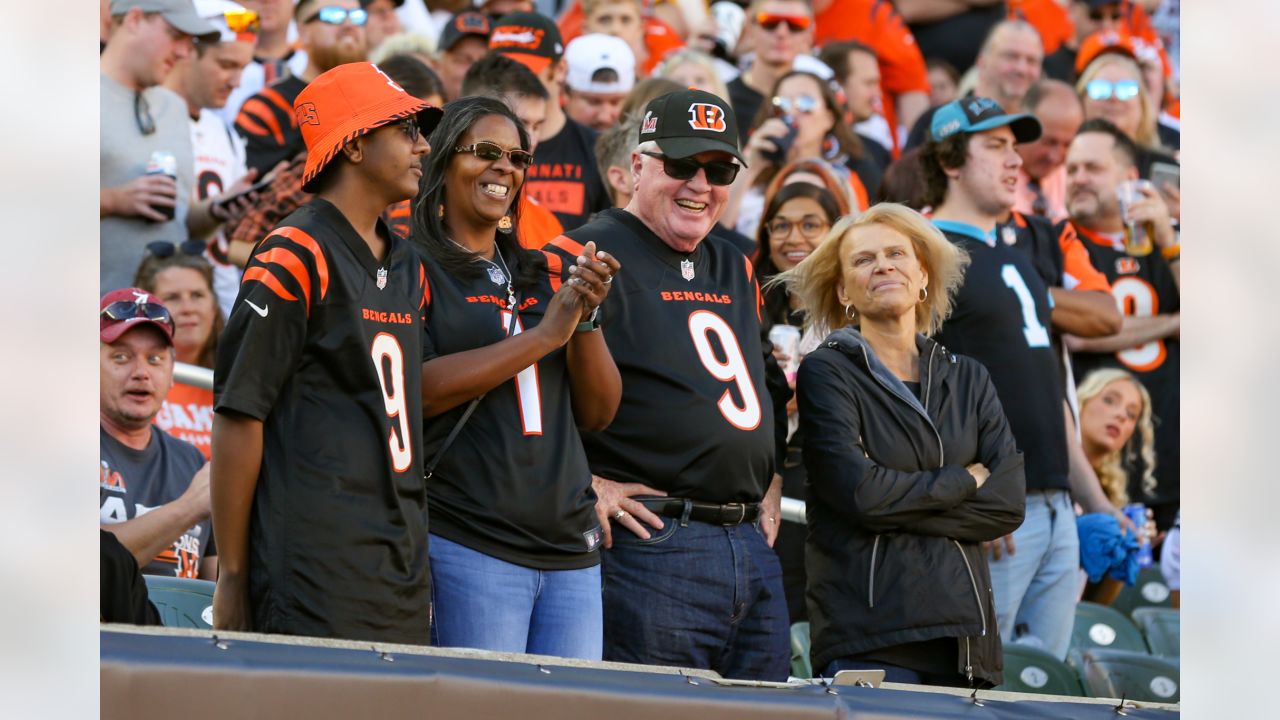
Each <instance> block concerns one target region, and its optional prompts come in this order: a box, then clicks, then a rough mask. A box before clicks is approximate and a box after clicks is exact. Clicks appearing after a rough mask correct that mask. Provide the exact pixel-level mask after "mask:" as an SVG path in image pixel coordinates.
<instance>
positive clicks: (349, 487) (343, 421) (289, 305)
mask: <svg viewBox="0 0 1280 720" xmlns="http://www.w3.org/2000/svg"><path fill="white" fill-rule="evenodd" d="M378 227H379V230H380V231H381V232H382V234H383V236H384V237H386V238H387V241H388V249H387V253H386V257H385V258H384V259H383V261H382V262H378V261H377V260H376V259H374V257H373V253H371V252H370V250H369V246H368V245H367V244H366V243H365V242H364V240H363V239H361V237H360V236H359V235H358V234H357V233H356V231H355V229H354V228H352V227H351V225H350V223H349V222H348V221H347V219H346V217H344V216H343V215H342V213H341V212H339V211H338V209H337V208H336V207H334V206H333V205H332V204H330V203H328V202H326V201H324V200H321V199H315V200H313V201H311V202H310V203H309V204H307V205H304V206H303V207H301V208H299V209H298V210H297V211H295V212H294V213H293V214H291V215H289V217H287V218H285V219H284V221H283V222H282V223H281V224H280V225H279V226H278V227H277V228H276V229H275V230H273V231H272V232H271V234H270V235H269V236H268V237H267V238H266V240H264V241H263V242H262V243H261V244H260V245H259V246H258V248H257V249H256V250H255V251H254V254H253V257H252V258H251V259H250V261H249V264H248V267H247V269H246V271H245V274H244V279H243V281H242V284H241V286H240V295H239V297H238V298H237V299H236V303H235V305H234V307H233V308H232V310H231V318H230V320H229V321H228V322H227V329H226V332H225V333H224V334H223V336H222V338H221V339H220V340H219V342H218V361H217V369H216V373H215V387H214V391H215V398H216V400H215V410H216V411H217V412H220V413H225V412H235V413H240V414H243V415H247V416H249V417H252V418H255V419H258V420H261V421H262V422H263V450H262V468H261V470H260V472H259V476H258V484H257V489H256V492H255V495H254V500H253V509H252V511H251V512H250V522H249V603H250V609H251V611H252V616H253V629H254V630H256V631H259V632H278V633H286V634H295V635H315V636H321V637H338V638H347V639H358V640H380V641H387V642H403V643H417V644H424V645H425V644H427V643H429V642H430V634H429V631H428V615H429V611H428V607H429V604H430V599H431V577H430V574H429V572H428V559H427V547H426V543H427V529H426V526H427V507H426V492H425V488H424V484H423V481H422V457H421V453H420V449H421V447H422V401H421V398H422V374H421V367H422V355H421V353H422V325H421V314H422V307H423V304H424V295H425V271H424V269H423V266H422V262H421V260H420V259H419V256H418V254H417V252H416V251H414V249H413V248H412V247H411V246H410V245H409V244H408V242H407V241H405V240H402V239H400V238H398V237H396V236H395V235H394V234H392V233H391V232H390V231H389V230H388V229H387V227H386V225H385V224H383V223H381V222H379V225H378Z"/></svg>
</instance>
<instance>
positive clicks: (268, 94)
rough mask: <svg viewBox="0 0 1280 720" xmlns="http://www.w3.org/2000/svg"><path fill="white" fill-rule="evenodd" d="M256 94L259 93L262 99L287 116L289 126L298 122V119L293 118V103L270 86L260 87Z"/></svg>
mask: <svg viewBox="0 0 1280 720" xmlns="http://www.w3.org/2000/svg"><path fill="white" fill-rule="evenodd" d="M258 94H259V95H261V96H262V98H263V99H264V100H266V101H267V102H269V103H271V104H272V105H275V106H276V107H277V108H279V109H280V112H282V113H284V116H285V117H287V118H289V126H290V127H294V126H296V125H297V124H298V121H297V120H296V119H295V117H294V113H293V103H291V102H289V101H288V100H285V99H284V96H283V95H281V94H280V93H278V92H276V91H275V90H273V89H271V88H270V87H264V88H262V90H261V92H259V93H258Z"/></svg>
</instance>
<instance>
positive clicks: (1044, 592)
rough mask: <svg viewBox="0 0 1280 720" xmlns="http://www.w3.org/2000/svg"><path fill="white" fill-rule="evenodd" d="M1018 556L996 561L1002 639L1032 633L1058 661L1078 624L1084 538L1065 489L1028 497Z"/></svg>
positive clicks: (993, 573) (994, 570)
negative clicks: (1021, 632)
mask: <svg viewBox="0 0 1280 720" xmlns="http://www.w3.org/2000/svg"><path fill="white" fill-rule="evenodd" d="M1013 543H1014V554H1013V555H1012V556H1009V555H1005V556H1003V557H1002V558H1001V559H999V560H992V561H991V587H992V591H993V592H994V593H995V596H996V622H997V624H998V627H999V629H1000V637H1001V639H1003V640H1004V641H1005V642H1009V641H1010V640H1012V639H1013V637H1014V628H1016V627H1017V626H1018V625H1022V624H1026V626H1027V628H1028V630H1029V632H1030V633H1031V634H1032V635H1035V636H1036V637H1037V638H1039V640H1040V641H1041V642H1042V643H1044V648H1045V650H1047V651H1048V652H1050V653H1053V654H1054V655H1055V656H1057V658H1058V659H1059V660H1061V659H1065V658H1066V657H1067V649H1068V648H1069V647H1070V645H1071V626H1072V624H1073V623H1074V622H1075V612H1076V598H1077V593H1078V589H1079V588H1078V573H1079V569H1080V537H1079V535H1078V533H1077V531H1076V513H1075V508H1074V507H1073V506H1072V504H1071V495H1070V494H1069V493H1068V492H1067V491H1066V490H1052V491H1048V492H1037V493H1028V494H1027V515H1026V519H1024V520H1023V521H1022V526H1021V527H1019V528H1018V529H1017V530H1015V531H1014V533H1013Z"/></svg>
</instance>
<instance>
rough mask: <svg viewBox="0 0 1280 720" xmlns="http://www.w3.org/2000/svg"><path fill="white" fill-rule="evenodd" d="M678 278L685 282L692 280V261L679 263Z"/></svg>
mask: <svg viewBox="0 0 1280 720" xmlns="http://www.w3.org/2000/svg"><path fill="white" fill-rule="evenodd" d="M680 277H682V278H684V279H685V280H693V261H692V260H681V261H680Z"/></svg>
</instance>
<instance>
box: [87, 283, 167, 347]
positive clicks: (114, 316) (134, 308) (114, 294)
mask: <svg viewBox="0 0 1280 720" xmlns="http://www.w3.org/2000/svg"><path fill="white" fill-rule="evenodd" d="M139 325H154V326H155V327H158V328H160V332H161V333H163V334H164V339H165V341H166V342H168V343H169V344H170V345H172V344H173V316H172V315H170V314H169V308H167V307H165V306H164V303H161V302H160V299H159V298H157V297H156V296H155V295H152V294H151V293H149V292H147V291H146V290H142V289H140V288H121V289H119V290H112V291H111V292H109V293H107V294H106V295H103V296H102V301H101V302H100V303H99V305H98V337H99V339H101V340H102V342H104V343H113V342H115V341H116V340H119V339H120V336H121V335H123V334H125V333H126V332H128V331H130V330H132V329H134V328H136V327H138V326H139Z"/></svg>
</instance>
